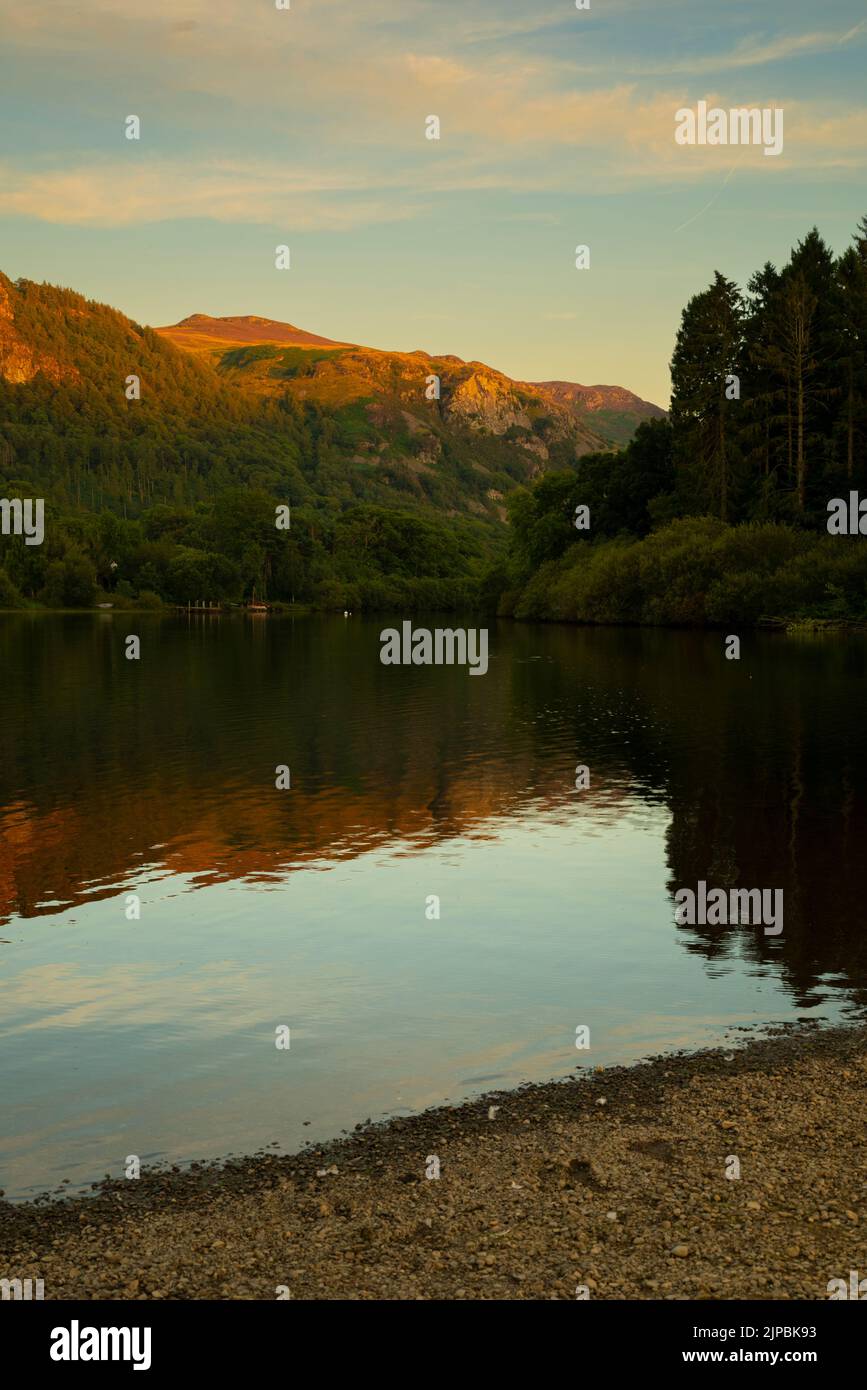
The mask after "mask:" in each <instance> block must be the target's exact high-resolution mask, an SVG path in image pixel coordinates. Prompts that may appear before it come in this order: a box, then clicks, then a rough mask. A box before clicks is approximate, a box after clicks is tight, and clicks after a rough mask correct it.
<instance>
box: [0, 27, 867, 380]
mask: <svg viewBox="0 0 867 1390" xmlns="http://www.w3.org/2000/svg"><path fill="white" fill-rule="evenodd" d="M0 39H2V48H0V52H2V57H0V116H2V128H3V133H4V139H3V142H2V147H0V268H2V269H3V270H4V271H5V272H6V273H7V274H9V275H11V276H12V277H17V276H20V275H23V276H26V277H29V278H32V279H36V280H49V281H52V282H54V283H61V284H65V285H70V286H73V287H74V288H76V289H78V290H81V291H82V292H83V293H85V294H87V295H89V296H91V297H93V298H96V299H100V300H104V301H107V302H109V303H112V304H114V305H116V306H117V307H118V308H120V309H122V310H124V311H125V312H126V313H129V314H130V315H131V316H132V317H134V318H136V319H138V320H139V321H142V322H147V323H152V324H163V323H172V322H175V321H176V320H178V319H179V318H182V317H184V316H186V315H187V314H190V313H193V312H204V313H211V314H217V315H220V314H245V313H249V314H262V315H266V316H268V317H272V318H278V319H286V320H289V321H291V322H293V323H296V324H299V325H300V326H301V327H304V328H307V329H310V330H311V331H314V332H317V333H324V334H326V335H328V336H330V337H335V338H339V339H344V340H351V341H356V342H363V343H367V344H370V345H372V346H377V347H385V348H396V349H404V350H411V349H413V348H426V349H429V350H431V351H433V352H453V353H456V354H458V355H459V356H461V357H465V358H468V359H479V360H481V361H485V362H489V363H490V364H491V365H493V366H496V367H499V368H500V369H502V370H504V371H506V372H509V373H510V374H511V375H513V376H516V377H518V378H521V379H524V380H541V379H548V378H563V379H568V380H573V381H581V382H584V383H594V382H602V383H618V384H621V385H624V386H628V387H630V388H631V389H633V390H635V391H638V392H639V394H641V395H643V396H646V397H648V398H650V399H653V400H656V401H659V402H661V403H663V404H665V403H666V402H667V399H668V360H669V357H670V354H671V348H672V344H673V339H674V333H675V331H676V327H677V323H678V318H679V314H680V310H681V308H682V307H683V304H684V303H685V301H686V299H687V298H688V297H689V295H691V294H693V293H695V292H696V291H698V290H699V289H701V288H703V287H704V285H705V284H706V283H707V282H708V281H709V280H710V278H711V277H712V275H713V272H714V270H716V269H719V270H722V271H724V272H725V273H726V274H729V275H731V276H732V277H733V278H735V279H737V280H739V281H741V282H742V283H743V282H744V281H745V280H746V279H747V277H748V276H749V274H750V273H751V272H752V271H753V270H754V269H755V268H757V267H758V266H759V265H761V264H762V263H763V262H764V261H765V260H767V259H770V260H773V261H776V262H778V263H779V262H780V261H782V260H784V259H785V257H786V255H787V253H788V251H789V249H790V247H791V246H792V244H793V243H794V242H795V241H796V240H797V239H798V238H799V237H801V236H802V235H804V234H805V233H806V231H808V230H809V228H810V227H811V226H812V225H813V224H814V223H815V224H818V226H819V228H820V230H821V231H822V232H823V234H824V235H825V237H826V238H827V240H828V241H829V242H830V243H831V245H832V247H833V248H834V249H835V250H836V251H840V250H842V249H843V248H844V247H845V246H846V245H847V244H848V242H849V240H850V237H851V235H852V232H853V231H854V228H855V224H856V222H857V220H858V218H859V217H860V216H862V215H863V214H865V213H867V180H865V166H867V96H865V93H867V80H865V78H867V4H865V0H829V2H828V3H825V4H822V5H816V4H815V3H814V0H743V2H742V0H733V2H732V3H722V0H653V3H651V0H591V8H590V10H589V11H577V10H576V8H575V5H574V0H556V3H552V2H551V0H533V3H530V0H527V3H518V0H292V4H291V9H289V10H287V11H281V10H277V9H276V6H275V4H274V0H148V3H147V4H141V5H137V4H135V3H133V0H51V2H50V3H49V4H46V5H42V4H30V5H26V6H22V5H21V4H20V0H0ZM699 100H706V101H708V102H709V103H711V104H712V105H718V106H720V107H723V108H726V109H727V108H729V107H733V106H759V107H769V106H770V107H781V108H782V109H783V111H784V115H785V144H784V150H783V153H782V155H781V156H780V157H779V158H776V159H770V158H766V157H764V156H763V154H762V151H761V150H760V149H754V148H748V147H714V148H711V147H705V148H698V147H683V146H679V145H677V144H676V143H675V141H674V128H675V120H674V113H675V111H676V110H677V109H678V108H680V107H683V106H695V104H696V103H697V102H698V101H699ZM129 114H136V115H138V116H139V117H140V118H141V122H142V137H141V140H140V141H138V142H135V141H129V140H127V139H126V138H125V136H124V121H125V118H126V117H127V115H129ZM431 114H435V115H438V116H439V118H440V122H441V128H442V129H441V139H440V140H439V141H429V140H426V139H425V118H426V117H427V116H429V115H431ZM283 243H286V244H288V245H289V246H290V247H291V252H292V269H291V270H289V271H278V270H276V269H275V267H274V248H275V247H276V246H277V245H278V244H283ZM579 243H586V244H589V246H590V248H591V266H590V269H589V270H588V271H576V269H575V268H574V251H575V246H576V245H577V244H579Z"/></svg>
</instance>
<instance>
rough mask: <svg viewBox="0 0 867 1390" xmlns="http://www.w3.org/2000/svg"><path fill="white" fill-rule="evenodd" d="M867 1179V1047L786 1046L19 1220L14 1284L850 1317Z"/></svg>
mask: <svg viewBox="0 0 867 1390" xmlns="http://www.w3.org/2000/svg"><path fill="white" fill-rule="evenodd" d="M491 1106H493V1107H496V1109H495V1110H494V1111H493V1115H491V1110H490V1107H491ZM434 1160H437V1161H438V1170H439V1177H435V1176H428V1174H433V1173H435V1172H436V1171H437V1162H435V1161H434ZM738 1165H739V1171H740V1176H739V1177H735V1176H732V1177H727V1176H726V1174H727V1171H728V1172H729V1173H731V1174H734V1173H736V1172H737V1170H738ZM865 1178H867V1028H862V1027H859V1028H856V1029H845V1030H839V1029H838V1030H827V1031H818V1030H812V1029H793V1030H788V1029H785V1030H779V1031H777V1032H775V1033H774V1034H773V1035H772V1036H769V1037H766V1038H764V1039H762V1040H758V1041H754V1042H751V1043H749V1044H748V1045H747V1046H745V1047H743V1048H742V1049H739V1050H737V1051H730V1050H717V1051H711V1052H701V1053H696V1054H689V1055H685V1054H678V1055H676V1056H668V1057H663V1058H657V1059H654V1060H653V1061H651V1062H648V1063H643V1064H640V1065H637V1066H633V1067H626V1068H614V1069H611V1070H606V1071H598V1072H597V1071H594V1070H593V1069H592V1068H588V1069H585V1070H584V1072H583V1073H582V1074H581V1076H580V1077H579V1079H577V1080H574V1081H571V1080H570V1081H566V1082H552V1083H550V1084H547V1085H534V1086H526V1087H523V1088H521V1089H520V1090H518V1091H509V1092H504V1093H501V1094H499V1095H496V1096H489V1097H484V1098H482V1099H480V1100H476V1101H471V1102H467V1103H465V1104H462V1105H457V1106H444V1107H442V1108H439V1109H436V1110H429V1111H426V1112H425V1113H424V1114H421V1115H418V1116H413V1117H412V1118H409V1119H403V1118H401V1119H394V1120H391V1121H389V1122H387V1123H386V1124H383V1125H377V1126H372V1127H367V1128H365V1129H359V1130H357V1131H355V1132H354V1133H353V1134H352V1135H350V1136H348V1137H346V1138H344V1139H341V1140H338V1141H335V1142H334V1143H332V1144H329V1145H326V1146H319V1147H316V1148H311V1149H308V1150H305V1152H304V1153H302V1154H300V1155H298V1156H294V1157H276V1156H269V1155H256V1156H253V1157H251V1158H248V1159H245V1160H243V1161H240V1162H232V1163H227V1164H224V1165H222V1166H204V1165H202V1166H198V1167H195V1168H191V1169H189V1170H185V1171H182V1172H176V1171H162V1172H153V1173H149V1174H144V1175H143V1176H142V1177H141V1178H140V1179H138V1180H130V1181H120V1182H117V1181H114V1182H110V1183H106V1184H104V1185H103V1186H102V1187H101V1188H100V1189H99V1190H98V1191H97V1192H96V1193H95V1195H94V1196H92V1197H87V1198H75V1199H68V1200H66V1201H63V1202H51V1203H35V1204H26V1205H22V1206H13V1205H11V1204H9V1203H5V1202H0V1277H6V1278H10V1279H11V1278H22V1279H26V1278H32V1279H36V1278H41V1279H43V1280H44V1284H45V1298H46V1299H63V1298H85V1299H139V1300H148V1299H208V1298H210V1299H236V1298H241V1299H276V1298H278V1297H290V1298H292V1299H407V1298H408V1299H456V1298H457V1299H479V1298H481V1299H552V1298H553V1299H561V1298H566V1299H574V1298H576V1296H585V1297H590V1298H591V1299H599V1298H601V1299H665V1298H675V1299H682V1298H711V1299H735V1298H760V1299H787V1298H807V1299H827V1298H828V1296H829V1295H828V1281H829V1280H831V1279H837V1278H839V1279H843V1280H845V1281H846V1282H847V1283H848V1281H849V1277H850V1271H851V1270H859V1271H860V1277H862V1278H864V1277H867V1239H865V1235H867V1182H865Z"/></svg>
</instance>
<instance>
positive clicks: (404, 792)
mask: <svg viewBox="0 0 867 1390" xmlns="http://www.w3.org/2000/svg"><path fill="white" fill-rule="evenodd" d="M137 622H139V626H140V627H141V630H142V638H143V656H142V661H141V663H140V664H139V665H138V666H136V665H134V664H133V663H127V662H125V660H124V659H123V655H122V649H123V644H122V638H121V637H120V636H119V633H120V628H119V627H118V619H117V618H113V619H106V620H105V621H100V620H97V621H96V622H94V620H93V619H92V618H90V617H86V618H82V619H80V620H73V621H70V620H66V621H63V620H56V619H52V618H40V619H37V620H36V621H32V620H30V619H27V618H21V619H15V620H7V621H6V622H5V623H4V625H3V626H2V627H0V657H2V662H3V666H4V668H5V669H6V670H7V672H9V673H11V675H12V677H13V679H12V680H11V682H10V687H11V695H10V697H9V699H8V700H7V708H6V715H7V718H6V719H5V721H4V724H3V732H2V735H0V740H2V741H0V753H2V759H0V766H2V769H3V771H2V786H0V791H2V804H3V806H4V808H5V809H4V812H3V814H2V819H0V845H2V864H0V911H2V913H3V914H4V916H6V917H8V916H9V915H10V914H16V913H17V914H21V915H25V916H35V915H40V914H42V913H48V912H52V911H56V910H58V907H60V906H67V905H68V904H70V903H74V902H79V901H82V900H85V899H89V898H93V897H106V896H111V895H112V894H116V893H118V892H119V891H121V890H123V891H130V890H131V889H132V888H134V886H135V883H136V881H137V875H140V874H141V875H142V876H143V877H150V876H151V874H152V873H153V872H154V871H155V870H156V871H157V872H161V871H165V870H170V871H173V872H177V873H182V874H188V875H190V876H191V877H192V879H193V880H194V882H197V883H200V884H202V883H207V882H211V881H214V880H215V879H220V878H232V877H241V876H243V877H246V878H251V879H256V878H263V879H264V878H267V877H268V876H270V875H276V874H278V873H285V872H287V871H288V870H291V868H292V867H293V866H294V865H296V864H308V865H309V864H310V863H311V862H314V861H316V860H321V861H322V862H323V866H324V865H325V864H326V863H327V862H329V861H333V860H334V859H336V858H340V857H348V856H353V855H355V854H358V853H360V852H361V851H363V850H364V849H369V848H371V847H375V846H377V845H388V846H390V847H391V848H395V847H397V848H398V849H400V848H401V847H403V846H404V844H405V847H406V851H407V852H415V851H418V850H419V849H420V848H422V847H423V846H424V845H426V844H430V843H433V842H435V841H438V840H443V839H446V838H448V837H450V836H458V835H461V836H473V835H478V836H488V835H495V834H496V833H497V822H498V820H503V819H515V818H518V817H520V816H522V815H528V814H529V813H534V814H535V813H538V812H539V811H542V812H544V813H545V814H547V815H556V816H558V817H562V818H564V819H566V818H568V817H572V816H582V815H588V814H592V817H593V818H594V819H595V820H596V821H597V822H601V821H603V820H606V819H615V818H617V817H618V816H620V815H622V814H624V813H625V812H626V811H628V810H629V809H630V807H636V806H637V805H640V804H641V803H644V804H646V805H652V806H653V807H656V808H660V807H663V808H666V809H667V810H668V811H669V812H670V815H671V823H670V827H669V831H668V839H667V849H668V862H669V885H668V886H669V891H670V892H673V890H674V889H675V888H678V887H688V886H694V885H695V883H696V882H697V880H698V879H699V878H703V879H705V880H706V881H707V882H708V883H710V884H711V885H713V886H718V887H728V886H742V887H770V888H783V889H784V892H785V929H784V932H783V936H782V937H781V938H778V939H770V938H765V937H764V936H763V935H762V934H761V932H760V931H756V930H755V929H752V928H735V929H731V928H721V929H714V928H700V927H681V928H675V927H674V926H673V925H672V930H673V931H674V930H677V931H678V932H679V934H680V936H681V939H682V940H683V942H684V944H685V946H686V947H687V949H688V950H691V951H695V952H698V953H700V954H701V955H703V956H704V957H705V958H706V959H707V960H708V962H709V963H710V964H711V965H712V966H714V968H717V967H722V966H723V964H724V962H725V960H726V958H727V957H730V956H731V955H732V954H734V953H738V954H742V955H746V956H747V957H748V958H749V959H751V960H753V961H755V963H756V968H757V969H780V970H781V971H782V974H783V978H784V979H785V980H786V981H787V982H788V985H789V987H790V989H791V990H792V992H793V994H794V995H795V997H796V998H797V999H798V1000H799V1001H800V1002H802V1003H804V1004H807V1003H808V1002H809V1001H810V999H811V994H812V992H813V991H814V989H815V986H816V984H817V982H818V981H819V980H820V979H821V978H822V977H824V976H834V975H836V976H839V977H840V978H841V979H842V980H843V981H848V982H849V983H850V984H852V985H854V986H856V988H857V990H858V992H859V994H860V993H861V991H862V990H865V988H867V947H865V946H864V944H863V931H862V923H863V909H862V902H861V883H860V863H859V858H858V849H859V847H860V845H861V844H863V843H864V840H865V830H867V799H865V793H864V787H865V786H867V776H865V773H867V742H865V738H864V735H863V733H862V731H861V706H862V702H863V699H862V692H863V679H864V670H865V655H867V652H865V648H864V646H863V645H862V644H861V643H860V642H858V643H856V641H855V640H852V641H850V642H847V643H846V644H840V645H830V644H824V645H821V646H817V645H798V644H795V643H792V642H790V641H787V640H785V639H774V638H766V639H759V638H755V639H751V642H750V649H751V650H749V651H746V652H745V653H744V657H743V660H742V661H741V662H740V663H734V662H726V661H725V660H724V658H723V656H722V639H721V638H720V637H719V636H718V635H715V634H696V633H683V634H679V633H658V632H653V631H649V630H641V631H610V630H609V631H585V630H580V629H579V630H574V629H562V628H553V627H552V628H543V629H537V628H532V627H528V626H524V625H516V626H512V625H500V626H499V627H498V628H497V630H496V631H495V632H492V636H491V654H492V660H491V664H490V669H489V672H488V674H487V675H486V676H485V677H484V679H483V680H478V681H474V680H471V679H468V677H467V675H466V672H465V671H462V670H459V669H456V668H452V669H449V668H420V669H412V668H409V669H406V670H393V669H392V668H390V667H382V666H381V665H380V663H379V660H378V651H379V641H378V632H379V624H378V623H373V622H366V621H362V620H359V619H353V620H352V621H351V622H346V623H345V622H344V621H343V620H342V619H338V620H332V619H323V620H318V619H317V620H310V621H309V622H306V623H300V622H299V623H296V624H294V625H293V624H292V623H290V622H289V621H285V622H280V621H274V622H267V623H264V624H261V625H258V626H256V627H255V628H254V627H253V626H252V625H250V624H245V623H244V622H243V620H237V621H236V620H233V619H226V620H223V621H222V622H215V623H211V624H208V623H201V624H196V623H195V622H194V623H192V624H191V625H189V626H188V624H187V621H186V620H183V621H176V620H159V619H153V620H149V621H148V622H145V621H144V620H139V619H137ZM124 630H125V629H124ZM577 762H585V763H587V764H588V765H589V767H590V768H591V776H592V783H591V789H590V791H589V792H583V793H576V792H575V790H574V768H575V764H576V763H577ZM279 763H287V764H288V765H289V766H290V767H291V769H292V789H291V791H289V792H278V791H277V790H276V789H275V788H274V769H275V767H276V766H277V764H279ZM672 920H673V911H672ZM7 934H8V933H7Z"/></svg>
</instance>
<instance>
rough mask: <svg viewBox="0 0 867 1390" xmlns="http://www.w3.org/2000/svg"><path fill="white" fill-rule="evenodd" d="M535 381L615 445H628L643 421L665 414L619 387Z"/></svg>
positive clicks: (539, 386) (658, 417)
mask: <svg viewBox="0 0 867 1390" xmlns="http://www.w3.org/2000/svg"><path fill="white" fill-rule="evenodd" d="M535 384H536V385H537V386H538V388H539V390H540V391H544V392H545V394H546V395H548V396H551V397H553V398H554V400H556V401H558V402H559V403H560V404H561V405H563V406H565V407H566V408H567V409H569V410H572V411H574V412H575V414H576V415H577V416H578V417H579V418H586V417H587V415H591V416H592V417H593V423H594V425H595V427H596V429H598V430H599V432H600V433H601V434H604V435H605V436H606V438H608V439H610V440H612V441H613V442H614V443H616V444H628V443H629V441H630V439H631V438H632V436H633V435H634V433H635V431H636V428H637V427H638V426H639V425H640V424H641V422H642V421H643V420H662V419H664V418H665V414H666V412H665V411H664V410H662V409H661V407H660V406H658V405H653V404H652V403H651V402H650V401H644V400H642V399H641V397H640V396H636V395H635V394H634V393H633V392H632V391H627V390H626V389H625V387H623V386H579V384H578V383H577V382H575V381H537V382H536V383H535Z"/></svg>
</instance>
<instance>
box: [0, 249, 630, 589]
mask: <svg viewBox="0 0 867 1390" xmlns="http://www.w3.org/2000/svg"><path fill="white" fill-rule="evenodd" d="M434 387H438V390H435V389H433V388H434ZM610 448H611V437H610V436H609V435H607V434H605V433H604V432H603V431H602V430H599V429H597V428H596V425H595V416H594V414H593V412H592V411H591V410H589V409H585V408H584V406H583V405H582V402H581V401H580V400H577V399H576V400H574V401H572V400H559V399H557V397H556V395H555V394H554V393H553V392H550V391H547V390H545V389H544V388H542V387H539V386H534V385H532V384H531V383H528V382H520V381H513V380H512V379H511V378H510V377H508V376H506V375H504V373H502V372H498V371H496V370H495V369H494V368H492V367H488V366H487V365H485V364H484V363H481V362H464V361H462V360H461V359H460V358H459V357H455V356H452V355H446V354H444V355H440V356H436V355H433V354H431V353H428V352H425V351H422V350H420V349H419V350H417V351H415V352H406V353H404V352H384V351H380V350H379V349H375V348H366V347H361V346H358V345H355V344H351V343H342V342H337V341H335V340H333V339H329V338H324V337H322V336H321V335H319V334H314V333H311V332H308V331H306V330H305V329H301V328H297V327H296V326H294V325H292V324H284V323H277V322H275V321H274V320H270V319H262V318H259V317H253V316H240V317H232V318H222V319H220V318H214V317H212V316H208V315H204V314H193V315H191V316H190V317H189V318H187V319H184V320H183V321H182V322H181V323H179V324H175V325H172V326H171V327H166V328H162V329H153V328H149V327H146V326H143V325H141V324H139V323H136V322H135V321H134V320H132V319H130V318H127V317H126V316H125V315H124V314H122V313H120V312H119V311H118V310H116V309H113V308H110V307H109V306H107V305H104V304H98V303H94V302H93V301H90V300H87V299H84V298H83V296H81V295H79V294H76V293H75V292H74V291H73V290H68V289H60V288H58V287H56V286H53V285H47V284H42V285H40V284H36V283H35V282H33V281H28V280H18V281H15V282H13V281H11V280H9V279H8V278H7V277H6V276H4V275H2V273H0V495H5V496H6V497H43V498H44V499H45V503H46V541H45V544H44V545H42V546H38V547H31V546H28V545H26V544H25V543H24V541H23V540H22V538H21V537H18V536H14V535H9V536H7V535H3V536H0V607H3V606H13V607H14V606H15V605H16V604H19V603H21V602H25V603H26V602H30V601H36V602H42V603H45V604H47V605H48V606H50V607H78V606H87V605H88V603H89V602H92V601H93V600H94V597H97V598H98V597H99V595H100V594H101V595H102V600H101V601H105V602H108V601H121V600H123V601H124V602H132V601H138V600H139V599H140V597H141V596H144V598H145V600H146V602H147V603H151V602H159V601H160V600H164V601H169V602H172V603H180V604H186V603H188V602H197V601H198V600H200V599H202V598H207V599H208V600H226V601H230V602H234V601H238V600H241V599H244V598H249V597H250V596H251V595H252V594H256V595H258V596H260V597H263V596H266V597H268V598H271V599H275V600H277V601H281V602H283V601H292V600H293V599H296V600H300V601H303V602H307V601H309V602H312V603H314V604H316V605H317V606H323V607H336V608H339V609H343V608H347V607H352V608H354V607H356V606H358V607H361V606H365V607H371V608H381V609H384V608H388V607H391V608H402V609H404V611H411V610H413V609H415V608H424V609H428V610H430V609H436V608H438V609H440V610H443V609H449V610H450V611H457V610H458V609H460V608H461V607H466V606H467V605H468V603H471V602H475V600H476V598H477V597H478V595H479V594H480V593H481V592H482V589H484V585H485V583H486V582H487V581H486V578H485V576H486V575H487V574H488V573H490V572H492V570H491V566H492V565H496V564H498V563H499V558H500V557H501V556H502V554H503V553H504V548H505V541H506V534H505V528H504V526H503V525H502V522H503V521H504V520H505V517H506V507H505V501H506V497H507V494H508V493H510V492H511V491H513V490H514V489H515V488H516V487H517V486H519V485H522V484H527V483H529V482H531V481H532V480H533V479H534V478H536V477H538V476H540V475H541V474H543V473H545V472H546V471H550V470H556V471H563V470H568V469H569V468H570V467H571V466H572V465H574V464H575V462H576V460H577V459H579V458H580V457H581V456H582V455H586V454H588V453H594V454H596V456H597V457H596V464H595V466H596V467H597V468H601V469H602V470H603V472H604V470H605V468H606V466H607V462H608V461H607V459H606V456H605V455H606V453H607V451H608V450H610ZM275 503H279V504H280V505H281V506H285V504H287V503H288V504H289V506H290V507H291V529H290V528H287V529H286V530H285V531H284V530H278V529H277V528H276V527H275ZM480 585H482V589H480V587H479V586H480ZM485 592H487V591H486V590H485Z"/></svg>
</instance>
